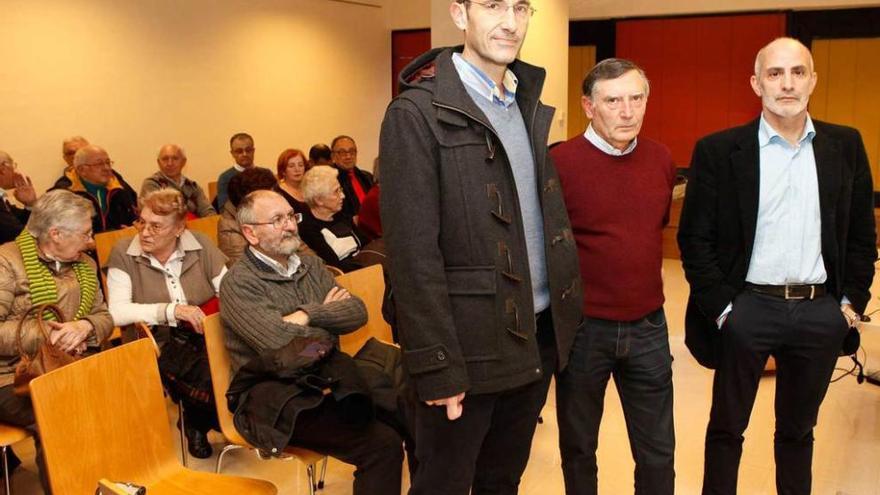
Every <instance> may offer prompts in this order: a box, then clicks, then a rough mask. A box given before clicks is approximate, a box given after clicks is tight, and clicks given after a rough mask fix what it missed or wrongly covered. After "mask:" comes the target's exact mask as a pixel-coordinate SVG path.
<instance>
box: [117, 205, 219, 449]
mask: <svg viewBox="0 0 880 495" xmlns="http://www.w3.org/2000/svg"><path fill="white" fill-rule="evenodd" d="M140 212H141V213H140V218H139V219H138V221H137V222H136V223H135V226H136V227H137V229H138V235H137V236H136V237H135V238H134V239H123V240H121V241H119V243H117V244H116V246H114V247H113V251H112V252H111V253H110V261H109V263H108V267H109V270H108V273H107V289H108V292H109V296H108V299H109V303H110V314H112V315H113V320H114V321H115V322H116V324H117V325H130V324H132V323H136V322H143V323H146V324H147V325H148V326H151V327H152V328H153V334H154V335H155V337H156V342H157V343H158V345H159V347H160V349H161V351H162V352H161V355H160V357H159V370H160V372H161V374H162V379H163V381H164V383H165V386H166V388H167V389H168V391H169V393H170V394H171V396H172V399H174V400H175V401H182V405H183V410H184V418H185V422H184V423H185V431H186V437H187V440H188V441H187V445H188V449H189V453H190V454H192V455H193V456H194V457H197V458H200V459H204V458H207V457H210V456H211V453H212V449H211V444H210V443H208V438H207V433H208V431H209V430H210V429H212V428H215V429H216V428H217V427H218V425H217V414H216V410H215V409H214V398H213V395H212V394H211V374H210V368H209V367H208V360H207V355H206V351H205V339H204V337H203V333H204V327H203V322H204V319H205V316H206V315H208V314H211V313H216V312H217V311H218V309H219V308H218V304H217V293H218V292H219V290H220V281H221V280H222V279H223V275H225V274H226V257H225V256H224V255H223V253H221V252H220V250H219V249H218V248H217V247H215V246H214V245H213V244H212V243H211V241H210V240H209V239H208V238H207V237H206V236H204V235H202V234H200V233H198V232H191V231H189V230H187V228H186V221H185V219H186V212H187V206H186V201H185V200H184V198H183V196H182V195H181V194H180V192H179V191H177V190H176V189H159V190H157V191H154V192H151V193H148V194H147V195H146V196H144V197H143V198H141V202H140Z"/></svg>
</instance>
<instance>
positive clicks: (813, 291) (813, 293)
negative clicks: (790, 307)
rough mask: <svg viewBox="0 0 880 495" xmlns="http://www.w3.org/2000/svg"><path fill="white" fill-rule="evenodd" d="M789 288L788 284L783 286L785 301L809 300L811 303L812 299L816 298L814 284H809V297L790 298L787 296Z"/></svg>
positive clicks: (790, 296)
mask: <svg viewBox="0 0 880 495" xmlns="http://www.w3.org/2000/svg"><path fill="white" fill-rule="evenodd" d="M790 287H791V285H789V284H785V299H786V300H789V299H792V300H798V299H809V300H810V301H812V300H813V299H815V298H816V285H815V284H810V295H809V296H792V295H789V288H790Z"/></svg>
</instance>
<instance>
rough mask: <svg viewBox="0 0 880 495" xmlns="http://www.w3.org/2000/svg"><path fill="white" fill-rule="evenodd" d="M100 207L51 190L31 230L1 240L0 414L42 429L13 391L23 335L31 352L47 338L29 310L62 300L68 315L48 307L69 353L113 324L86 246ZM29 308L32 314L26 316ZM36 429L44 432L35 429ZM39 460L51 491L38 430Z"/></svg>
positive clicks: (55, 335) (57, 340)
mask: <svg viewBox="0 0 880 495" xmlns="http://www.w3.org/2000/svg"><path fill="white" fill-rule="evenodd" d="M94 214H95V210H94V208H93V207H92V205H91V203H89V201H88V200H86V199H83V198H81V197H79V196H77V195H76V194H74V193H72V192H70V191H63V190H59V191H51V192H48V193H46V194H44V195H43V196H42V197H40V198H39V199H38V200H36V202H35V203H34V204H33V207H32V210H31V215H30V218H29V219H28V222H27V225H26V227H25V229H24V230H22V231H21V233H20V234H19V235H18V236H17V237H16V238H15V240H14V241H11V242H7V243H6V244H3V245H2V246H0V421H2V422H4V423H9V424H14V425H19V426H22V427H25V428H28V429H31V430H32V431H34V430H35V428H36V427H35V425H34V412H33V409H32V407H31V401H30V398H29V397H26V396H18V395H15V394H14V393H13V386H12V383H13V379H14V372H15V366H16V364H17V363H18V361H19V348H18V345H17V335H18V331H19V330H18V329H19V322H20V321H21V320H22V319H24V322H23V323H22V324H21V343H22V348H23V350H24V351H25V352H26V353H28V354H29V355H33V353H34V352H36V350H37V348H38V346H39V345H40V344H41V343H42V341H43V333H42V331H41V330H40V328H39V324H38V322H37V317H36V315H34V314H30V315H28V311H29V310H30V309H31V308H32V307H34V306H37V305H40V304H47V303H51V304H54V305H56V306H57V307H58V308H59V309H60V310H61V313H62V316H63V317H64V319H65V320H67V321H55V317H54V316H52V315H49V314H48V313H47V314H45V315H44V318H45V319H46V320H49V321H46V330H49V331H50V333H49V342H50V343H51V344H52V345H54V346H55V347H57V348H59V349H61V350H63V351H65V352H69V353H82V352H84V351H85V350H86V349H87V348H89V347H91V348H95V349H97V348H98V347H99V346H100V344H101V343H102V342H103V341H104V340H105V339H106V338H107V336H108V335H110V332H111V331H112V330H113V320H112V319H111V318H110V313H108V312H107V306H106V304H105V303H104V298H103V296H102V295H101V291H100V290H99V288H98V276H97V272H96V270H95V262H94V261H93V260H92V259H91V258H90V257H89V256H87V255H85V254H84V253H85V251H87V250H89V249H91V248H92V247H93V244H94V241H93V240H92V221H91V218H92V216H93V215H94ZM26 316H27V318H25V317H26ZM34 433H36V432H35V431H34ZM34 439H35V440H34V444H35V446H36V452H37V466H38V467H39V469H40V481H41V482H42V484H43V490H44V491H45V492H46V493H50V491H49V485H48V482H47V480H46V478H45V474H44V473H45V470H44V469H43V467H44V466H43V458H42V446H41V443H40V440H39V437H38V436H36V435H35V436H34Z"/></svg>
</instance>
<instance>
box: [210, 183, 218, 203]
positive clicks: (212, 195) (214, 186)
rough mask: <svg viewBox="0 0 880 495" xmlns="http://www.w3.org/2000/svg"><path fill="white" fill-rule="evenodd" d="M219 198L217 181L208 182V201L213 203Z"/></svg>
mask: <svg viewBox="0 0 880 495" xmlns="http://www.w3.org/2000/svg"><path fill="white" fill-rule="evenodd" d="M216 197H217V181H216V180H212V181H211V182H208V201H211V202H213V201H214V198H216Z"/></svg>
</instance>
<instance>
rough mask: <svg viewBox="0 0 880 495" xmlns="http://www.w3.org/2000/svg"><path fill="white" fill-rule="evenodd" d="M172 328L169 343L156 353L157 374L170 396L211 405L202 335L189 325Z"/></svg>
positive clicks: (206, 357) (209, 371)
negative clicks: (158, 353) (160, 352)
mask: <svg viewBox="0 0 880 495" xmlns="http://www.w3.org/2000/svg"><path fill="white" fill-rule="evenodd" d="M182 323H183V322H180V323H179V324H181V326H180V327H176V328H175V327H171V328H170V329H169V338H168V342H166V343H165V345H163V346H162V354H161V355H160V356H159V374H160V375H161V376H162V383H163V384H164V385H165V389H166V390H168V393H169V394H170V395H171V398H172V399H174V400H175V401H176V400H180V399H181V398H187V399H190V400H193V401H196V402H200V403H203V404H209V405H212V406H213V403H214V391H213V388H212V385H211V368H210V366H209V365H208V353H207V351H206V350H205V337H204V336H202V335H199V334H197V333H195V332H194V331H192V330H191V329H190V327H189V326H185V325H182Z"/></svg>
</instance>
